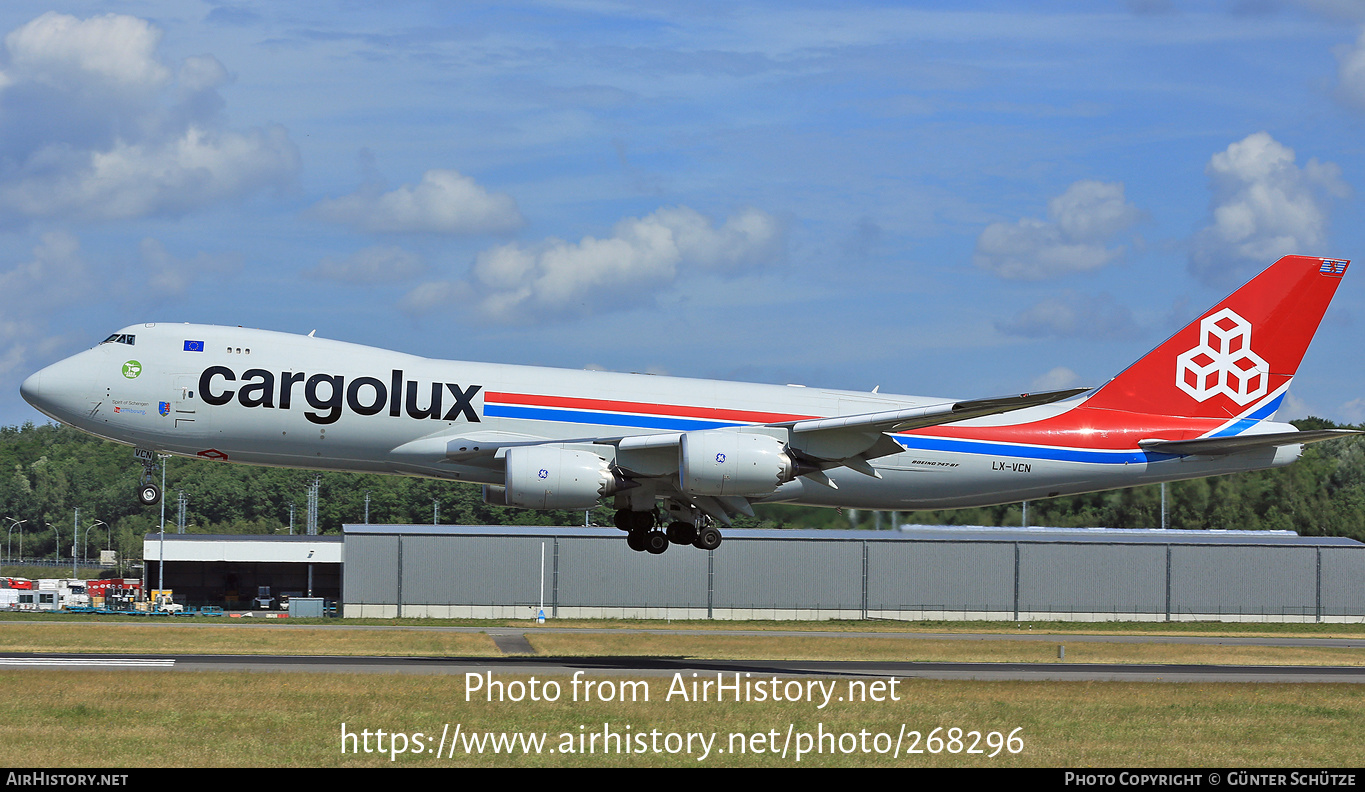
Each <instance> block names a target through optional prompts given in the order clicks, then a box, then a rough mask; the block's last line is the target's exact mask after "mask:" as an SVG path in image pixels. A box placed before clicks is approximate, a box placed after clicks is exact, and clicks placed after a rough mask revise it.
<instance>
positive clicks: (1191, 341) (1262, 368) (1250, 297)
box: [1086, 256, 1350, 418]
mask: <svg viewBox="0 0 1365 792" xmlns="http://www.w3.org/2000/svg"><path fill="white" fill-rule="evenodd" d="M1349 263H1350V262H1348V261H1343V260H1341V259H1323V258H1313V257H1310V256H1285V257H1284V258H1282V259H1280V260H1279V261H1277V262H1275V263H1274V264H1273V265H1271V266H1270V267H1269V268H1267V269H1266V270H1265V271H1263V272H1262V273H1261V274H1260V275H1257V276H1256V277H1255V278H1252V279H1251V281H1249V282H1248V283H1247V284H1246V285H1245V286H1243V287H1242V288H1240V289H1238V290H1237V291H1235V292H1233V293H1232V294H1231V295H1230V296H1228V298H1227V299H1225V300H1223V301H1222V302H1220V303H1218V304H1217V305H1215V306H1214V307H1212V308H1210V309H1209V310H1208V311H1206V312H1205V313H1204V314H1203V315H1202V316H1200V317H1199V318H1198V319H1196V320H1195V321H1193V322H1191V323H1190V324H1189V325H1187V326H1186V327H1185V328H1184V329H1183V330H1181V331H1180V332H1178V333H1176V334H1175V335H1173V336H1171V337H1170V338H1169V339H1167V340H1166V342H1165V343H1163V344H1162V345H1161V346H1158V347H1157V348H1156V349H1154V350H1152V351H1151V352H1148V353H1147V354H1146V355H1145V356H1143V358H1142V359H1141V360H1139V361H1138V362H1136V363H1134V364H1133V365H1131V366H1129V367H1128V368H1127V369H1125V370H1124V371H1123V373H1121V374H1119V375H1118V376H1117V377H1115V378H1114V379H1112V380H1110V381H1109V382H1108V383H1107V384H1106V385H1104V386H1103V387H1102V388H1100V389H1099V391H1097V392H1096V393H1095V395H1094V396H1092V397H1090V398H1089V399H1088V400H1087V401H1086V406H1088V407H1096V408H1100V409H1112V410H1126V411H1130V412H1144V413H1155V414H1161V415H1184V416H1191V417H1202V418H1232V417H1237V416H1248V415H1251V414H1252V413H1255V415H1254V416H1252V417H1257V418H1264V417H1268V415H1269V414H1270V413H1273V412H1274V410H1275V408H1276V407H1277V406H1278V404H1279V401H1280V399H1282V398H1283V396H1284V390H1285V388H1286V387H1287V386H1288V385H1289V381H1290V380H1291V379H1293V377H1294V372H1296V371H1298V368H1299V361H1301V360H1303V355H1304V352H1306V351H1307V350H1308V343H1309V342H1310V341H1312V340H1313V334H1314V333H1315V332H1317V329H1318V323H1319V322H1321V321H1322V316H1323V314H1324V313H1325V312H1326V311H1327V306H1328V304H1329V303H1331V302H1332V295H1334V294H1335V293H1336V290H1337V285H1338V284H1339V283H1340V282H1341V276H1342V275H1343V274H1345V272H1346V267H1347V265H1348V264H1349Z"/></svg>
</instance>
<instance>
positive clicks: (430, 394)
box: [21, 256, 1348, 553]
mask: <svg viewBox="0 0 1365 792" xmlns="http://www.w3.org/2000/svg"><path fill="white" fill-rule="evenodd" d="M1347 264H1348V262H1346V261H1342V260H1338V259H1324V258H1310V257H1305V256H1287V257H1285V258H1282V259H1280V260H1279V261H1278V262H1276V263H1275V264H1274V265H1273V266H1271V267H1270V268H1269V269H1267V270H1265V271H1264V272H1262V273H1261V274H1260V275H1258V276H1257V277H1256V278H1254V279H1253V280H1252V281H1251V282H1249V283H1248V284H1246V285H1245V286H1243V287H1242V288H1241V289H1238V290H1237V291H1236V292H1235V293H1233V294H1232V295H1231V296H1229V297H1228V298H1227V299H1225V300H1223V301H1222V302H1220V303H1219V304H1218V305H1215V306H1214V307H1213V308H1211V309H1209V310H1208V311H1207V312H1205V313H1204V314H1203V315H1202V316H1200V317H1198V318H1197V319H1195V320H1194V321H1193V322H1191V323H1190V324H1189V325H1188V326H1187V327H1185V328H1184V329H1183V330H1181V331H1180V332H1178V333H1176V334H1175V335H1174V336H1172V337H1171V338H1170V339H1169V340H1167V341H1166V342H1165V343H1163V344H1161V345H1160V346H1159V347H1157V348H1156V349H1155V350H1153V351H1151V352H1150V353H1148V354H1147V355H1146V356H1144V357H1143V358H1141V359H1140V360H1138V361H1137V362H1136V363H1134V364H1133V365H1132V366H1130V367H1129V368H1128V369H1126V370H1125V371H1123V372H1122V373H1121V374H1119V375H1118V376H1117V377H1115V378H1114V379H1112V380H1110V381H1109V382H1108V383H1107V384H1105V385H1103V386H1102V387H1100V388H1098V389H1097V390H1094V391H1093V392H1090V393H1089V394H1088V395H1085V396H1084V397H1082V398H1073V397H1078V396H1081V394H1083V393H1085V392H1086V391H1085V390H1084V389H1081V390H1070V391H1059V392H1051V393H1039V394H1024V395H1019V396H1008V397H1004V398H997V399H982V400H973V401H959V400H954V399H936V398H924V397H918V396H893V395H889V394H881V393H876V392H873V393H857V392H851V391H835V390H823V389H817V388H801V387H790V386H788V387H783V386H774V385H756V384H742V383H730V382H715V381H709V380H695V379H677V378H671V377H660V376H645V375H636V374H616V373H609V372H601V371H570V370H561V369H548V368H532V367H527V366H510V365H498V364H490V363H459V362H452V361H444V360H430V359H427V358H421V357H415V356H413V355H405V354H401V353H397V352H390V351H386V350H382V349H375V348H372V347H366V346H359V345H357V344H348V343H342V342H339V341H329V340H325V339H321V338H314V337H313V335H312V334H311V333H310V334H309V335H307V336H300V335H289V334H285V333H277V332H270V331H266V330H249V329H242V328H239V327H216V326H207V325H193V324H142V325H133V326H131V327H126V328H124V329H122V330H120V331H118V332H117V333H114V334H113V335H111V336H109V337H108V338H107V339H105V340H104V341H103V342H102V343H101V344H99V345H98V346H96V347H94V348H93V349H90V350H88V351H85V352H82V353H80V354H78V355H75V356H74V357H71V358H68V359H66V360H63V361H61V362H58V363H55V364H53V365H51V366H48V367H47V368H45V369H43V370H42V371H39V372H38V373H36V374H34V375H33V376H31V377H29V378H28V379H27V380H26V381H25V382H24V383H23V386H22V388H21V392H22V394H23V397H24V398H25V399H26V400H27V401H28V402H29V403H30V404H32V405H33V406H34V407H36V408H37V409H39V410H41V411H42V412H43V413H44V414H46V415H48V416H50V417H52V418H53V419H55V420H57V421H60V422H62V423H64V424H68V425H70V426H74V427H76V428H78V429H81V430H83V431H86V432H89V433H91V434H94V435H98V436H99V437H104V438H107V439H110V440H114V441H116V442H120V443H126V444H129V445H132V446H134V447H135V453H136V455H137V457H138V458H139V459H141V460H143V464H144V466H145V475H144V478H143V486H142V488H141V492H140V497H141V499H142V501H143V502H144V503H147V504H154V503H156V502H157V501H158V500H159V499H160V497H161V493H160V491H159V490H158V488H157V487H156V485H155V484H153V483H152V478H151V473H152V469H153V467H152V466H153V465H154V464H155V454H156V453H158V452H160V453H170V454H180V455H185V456H199V457H204V458H207V459H215V460H222V461H229V462H243V463H247V464H258V465H283V466H288V467H299V468H314V469H320V470H351V471H363V472H369V473H391V474H402V475H414V476H429V477H433V478H442V479H452V480H456V481H467V482H477V483H481V484H484V485H485V487H484V497H485V498H486V499H487V500H488V501H489V502H490V503H495V504H499V505H507V506H517V507H522V508H531V509H587V508H591V507H593V506H594V505H596V504H597V503H598V501H599V499H602V498H607V497H610V498H613V499H614V504H615V506H616V508H617V509H618V511H617V513H616V524H617V527H619V528H621V529H622V530H625V531H626V532H627V537H628V541H629V542H630V546H631V547H632V548H634V549H636V550H648V551H650V552H652V553H662V552H663V551H664V550H666V549H668V546H669V544H670V543H674V544H693V545H696V546H697V547H701V548H705V549H711V548H715V547H716V546H718V545H719V544H720V541H721V534H720V531H719V529H718V528H717V525H718V524H719V525H729V524H730V521H731V518H732V517H733V516H734V515H737V514H752V513H753V512H752V509H751V504H753V503H757V502H764V503H774V502H785V503H802V504H813V505H819V506H848V507H856V508H862V509H896V510H913V509H951V508H956V507H964V506H981V505H989V504H997V503H1006V502H1013V501H1022V500H1029V499H1034V498H1050V497H1054V496H1058V495H1068V494H1074V493H1080V492H1090V491H1094V490H1102V489H1112V488H1117V487H1129V486H1133V485H1136V484H1148V483H1152V482H1160V481H1174V480H1179V479H1190V478H1197V477H1201V476H1213V475H1218V474H1222V473H1233V472H1237V471H1243V470H1255V469H1259V468H1268V467H1276V466H1279V465H1286V464H1288V463H1290V462H1292V461H1294V460H1295V459H1297V458H1298V456H1299V453H1300V452H1301V451H1302V449H1303V445H1304V444H1305V443H1311V442H1316V441H1319V440H1326V439H1329V438H1332V437H1338V436H1341V435H1342V434H1346V433H1348V432H1347V430H1322V431H1308V432H1301V431H1298V430H1297V429H1295V428H1294V427H1293V426H1292V425H1290V424H1286V423H1276V422H1275V421H1274V420H1273V419H1274V417H1275V411H1276V410H1277V409H1278V408H1279V406H1280V403H1281V402H1282V401H1283V400H1284V397H1285V392H1286V390H1287V389H1288V388H1289V383H1290V381H1291V380H1292V379H1293V377H1294V373H1295V371H1296V370H1297V369H1298V366H1299V361H1300V360H1301V359H1302V358H1303V355H1304V352H1305V351H1306V350H1307V348H1308V343H1309V341H1311V340H1312V338H1313V334H1314V332H1315V331H1316V330H1317V327H1318V324H1319V322H1320V321H1321V320H1322V316H1323V313H1324V312H1325V311H1326V310H1327V306H1328V304H1329V303H1330V302H1331V300H1332V295H1333V294H1334V293H1335V292H1336V288H1337V285H1338V284H1339V283H1340V281H1341V278H1342V276H1343V275H1344V274H1345V272H1346V267H1347ZM659 525H666V526H667V528H666V530H664V529H661V528H658V527H656V526H659Z"/></svg>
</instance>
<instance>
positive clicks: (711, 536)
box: [692, 525, 720, 550]
mask: <svg viewBox="0 0 1365 792" xmlns="http://www.w3.org/2000/svg"><path fill="white" fill-rule="evenodd" d="M692 546H693V547H697V548H700V549H702V550H715V549H716V548H717V547H720V531H718V530H716V529H715V528H713V527H711V526H709V525H708V526H706V527H705V528H702V529H701V530H699V531H697V541H695V542H693V543H692Z"/></svg>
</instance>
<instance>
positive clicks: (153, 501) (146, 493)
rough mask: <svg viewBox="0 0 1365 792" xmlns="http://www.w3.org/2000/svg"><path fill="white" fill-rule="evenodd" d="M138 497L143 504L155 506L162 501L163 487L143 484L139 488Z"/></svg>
mask: <svg viewBox="0 0 1365 792" xmlns="http://www.w3.org/2000/svg"><path fill="white" fill-rule="evenodd" d="M137 499H138V501H139V502H141V503H142V505H143V506H155V505H157V504H158V503H160V502H161V488H160V487H158V486H157V485H155V484H143V485H142V486H141V487H138V488H137Z"/></svg>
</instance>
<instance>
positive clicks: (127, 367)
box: [123, 360, 142, 379]
mask: <svg viewBox="0 0 1365 792" xmlns="http://www.w3.org/2000/svg"><path fill="white" fill-rule="evenodd" d="M141 373H142V364H141V363H139V362H137V361H136V360H130V361H128V362H127V363H124V364H123V376H125V377H127V378H128V379H137V375H139V374H141Z"/></svg>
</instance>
